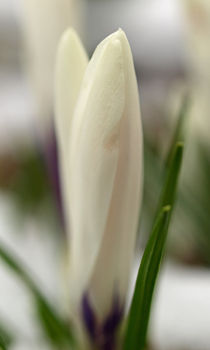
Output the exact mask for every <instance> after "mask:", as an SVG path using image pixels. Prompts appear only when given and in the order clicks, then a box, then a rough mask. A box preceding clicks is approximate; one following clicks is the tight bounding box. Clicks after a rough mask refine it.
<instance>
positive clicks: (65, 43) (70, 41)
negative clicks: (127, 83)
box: [55, 29, 88, 209]
mask: <svg viewBox="0 0 210 350" xmlns="http://www.w3.org/2000/svg"><path fill="white" fill-rule="evenodd" d="M87 64H88V57H87V54H86V52H85V50H84V48H83V46H82V43H81V41H80V39H79V37H78V36H77V34H76V32H75V31H74V30H73V29H68V30H66V31H65V32H64V34H63V36H62V38H61V41H60V44H59V48H58V53H57V60H56V81H55V110H56V112H55V123H56V136H57V141H58V148H59V160H60V169H61V178H62V185H63V197H64V201H65V205H66V207H67V208H68V199H67V198H66V197H67V196H66V194H67V192H69V191H68V190H67V188H68V185H69V181H68V175H69V169H68V158H69V157H68V156H69V152H68V150H69V141H70V133H71V124H72V117H73V113H74V109H75V105H76V101H77V98H78V95H79V90H80V87H81V83H82V79H83V77H84V73H85V69H86V67H87ZM67 208H66V209H67Z"/></svg>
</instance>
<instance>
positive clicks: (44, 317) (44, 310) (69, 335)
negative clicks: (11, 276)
mask: <svg viewBox="0 0 210 350" xmlns="http://www.w3.org/2000/svg"><path fill="white" fill-rule="evenodd" d="M0 258H1V259H2V261H3V262H4V263H5V264H6V265H7V266H8V267H9V268H10V269H11V270H12V271H13V272H14V273H15V274H16V275H17V276H18V277H19V278H20V279H21V280H22V282H23V283H24V285H25V286H26V287H27V288H28V289H29V291H30V292H31V293H32V295H33V298H34V300H35V304H36V310H37V313H38V317H39V320H40V321H41V325H42V328H43V331H44V332H45V335H46V336H47V338H48V340H49V341H50V343H51V345H53V346H55V348H56V349H59V350H61V349H69V348H70V349H71V346H72V345H75V338H74V335H73V332H72V330H71V326H70V324H69V323H68V322H66V321H65V320H64V319H63V318H62V317H61V316H60V315H59V314H58V313H57V311H56V310H55V308H54V307H53V306H52V304H51V303H50V302H49V301H48V300H47V299H46V297H45V296H44V294H43V293H42V291H41V290H40V289H39V288H38V286H37V284H35V282H34V281H33V280H32V278H31V276H30V274H29V273H28V272H27V271H26V270H25V268H24V267H23V263H21V262H20V260H19V258H18V257H17V256H15V254H14V253H11V252H10V251H9V249H8V247H5V246H4V245H3V244H2V243H0Z"/></svg>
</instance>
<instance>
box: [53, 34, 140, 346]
mask: <svg viewBox="0 0 210 350" xmlns="http://www.w3.org/2000/svg"><path fill="white" fill-rule="evenodd" d="M63 54H65V52H63ZM59 64H63V63H62V59H58V67H57V72H59V70H60V69H61V71H62V68H59ZM75 65H76V64H75ZM63 67H64V65H63ZM75 67H76V66H75ZM72 69H73V68H72ZM65 70H66V72H68V71H69V68H68V67H67V66H66V68H65ZM76 70H77V68H76V69H75V72H76ZM63 73H64V71H63ZM63 73H62V76H63V77H62V76H60V75H59V74H58V75H57V82H59V84H60V86H61V85H62V80H63V84H66V85H65V86H67V80H66V77H68V73H67V74H66V75H65V74H63ZM77 74H79V73H77ZM69 84H72V83H71V78H70V77H69ZM63 93H64V92H63ZM76 95H77V93H76V94H75V96H76ZM57 98H60V97H59V94H57ZM63 101H64V102H63V103H64V106H63V110H64V111H67V110H68V109H70V110H71V111H73V114H72V113H69V118H68V122H67V120H66V116H67V114H68V113H67V114H66V113H65V112H64V113H63V114H62V108H61V109H60V110H61V113H60V114H59V113H58V114H57V119H59V120H57V125H59V123H63V125H64V123H67V124H68V123H69V124H68V125H67V124H66V132H63V133H60V132H59V130H58V129H57V136H58V138H59V137H64V140H63V141H61V140H59V142H60V143H61V142H63V143H64V144H65V145H66V146H65V147H66V152H65V154H64V152H63V153H62V152H61V156H62V154H63V156H62V159H61V162H65V165H64V167H66V171H65V174H66V175H65V178H66V181H65V182H64V188H65V191H66V195H65V197H66V201H67V202H68V207H67V212H68V213H67V214H68V216H69V218H70V229H69V232H68V234H69V251H70V252H69V256H70V297H71V300H70V301H71V303H72V305H74V307H75V309H76V311H77V312H79V313H80V315H81V320H82V322H83V325H84V326H85V328H86V330H87V332H88V334H89V337H90V339H92V342H93V343H94V344H95V345H96V347H98V348H101V349H111V348H112V347H111V344H113V339H114V333H115V330H116V328H117V326H118V325H119V322H120V320H121V318H122V313H123V308H124V303H125V297H126V292H127V287H128V278H129V272H130V267H131V262H132V258H133V254H134V245H135V240H136V233H137V223H138V217H139V210H140V202H141V193H142V129H141V121H140V108H139V96H138V88H137V82H136V76H135V70H134V65H133V59H132V53H131V50H130V47H129V43H128V41H127V38H126V36H125V34H124V32H123V31H122V30H118V31H117V32H115V33H114V34H112V35H110V36H108V37H107V38H106V39H105V40H104V41H102V42H101V43H100V45H99V46H98V47H97V48H96V50H95V52H94V54H93V57H92V59H91V60H90V62H89V64H88V66H87V69H86V71H85V74H84V77H83V80H82V82H81V85H80V89H79V93H78V98H77V101H75V105H74V106H73V107H72V106H71V107H69V106H68V100H67V99H65V100H63ZM73 104H74V103H73ZM67 117H68V116H67ZM61 119H62V120H63V119H64V120H65V121H64V120H63V121H61ZM67 183H68V184H67Z"/></svg>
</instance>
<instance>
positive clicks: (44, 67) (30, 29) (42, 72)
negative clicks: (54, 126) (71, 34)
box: [21, 0, 84, 138]
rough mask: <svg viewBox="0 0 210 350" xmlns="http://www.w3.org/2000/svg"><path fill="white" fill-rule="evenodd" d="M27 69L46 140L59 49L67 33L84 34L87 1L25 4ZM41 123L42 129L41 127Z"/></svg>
mask: <svg viewBox="0 0 210 350" xmlns="http://www.w3.org/2000/svg"><path fill="white" fill-rule="evenodd" d="M21 3H22V14H23V15H22V23H23V36H24V39H25V40H24V43H25V48H26V66H27V70H28V75H29V77H30V80H31V85H32V88H33V92H34V96H35V100H36V107H37V110H36V112H37V114H38V116H40V117H41V118H40V119H39V120H38V122H37V128H38V131H39V133H40V134H41V136H42V137H43V138H45V137H46V132H48V131H49V129H50V130H51V121H52V112H53V93H54V90H53V72H54V67H55V57H56V50H57V45H58V42H59V39H60V36H61V35H62V33H63V31H64V30H65V29H66V28H68V27H69V26H74V27H75V28H77V30H78V31H79V32H80V33H81V32H82V31H83V28H82V27H83V10H84V9H83V5H84V4H83V3H84V2H83V0H21ZM40 121H41V127H40Z"/></svg>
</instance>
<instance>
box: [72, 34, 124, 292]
mask: <svg viewBox="0 0 210 350" xmlns="http://www.w3.org/2000/svg"><path fill="white" fill-rule="evenodd" d="M124 104H125V80H124V71H123V58H122V45H121V43H120V41H119V40H118V36H117V35H116V34H113V35H112V36H110V37H109V38H108V39H105V40H104V41H103V42H102V43H101V44H100V45H99V46H98V48H97V49H96V51H95V53H94V55H93V58H92V59H91V61H90V63H89V66H88V68H87V72H86V74H85V77H84V80H83V84H82V87H81V93H80V96H79V99H78V103H77V106H76V110H75V115H74V118H73V125H72V135H71V136H72V142H71V158H70V165H71V166H70V168H71V172H72V176H71V177H70V183H71V189H72V191H71V224H72V225H71V233H72V236H71V258H72V260H71V263H72V265H71V269H72V275H71V282H72V283H71V286H70V289H71V290H73V288H75V289H76V290H74V291H73V294H74V296H75V294H76V297H77V298H79V297H80V293H82V292H83V289H84V288H85V287H86V285H87V281H88V277H89V275H90V273H91V271H92V269H93V266H94V264H95V260H96V258H97V255H98V252H99V249H100V246H101V241H102V239H103V235H104V232H105V228H106V225H107V217H108V215H109V208H110V203H111V200H112V194H113V186H114V182H115V177H116V172H117V167H118V161H119V134H120V127H121V121H122V118H123V111H124Z"/></svg>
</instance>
